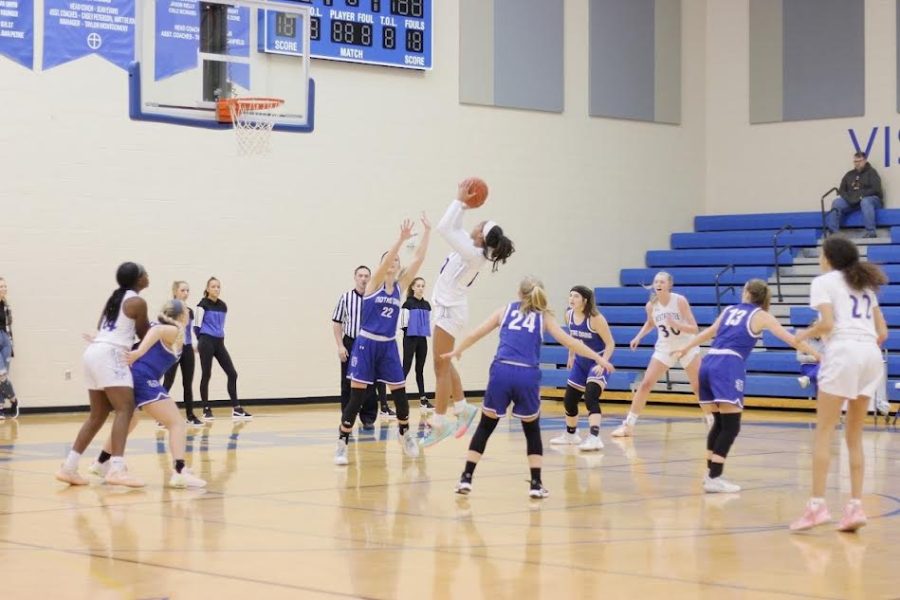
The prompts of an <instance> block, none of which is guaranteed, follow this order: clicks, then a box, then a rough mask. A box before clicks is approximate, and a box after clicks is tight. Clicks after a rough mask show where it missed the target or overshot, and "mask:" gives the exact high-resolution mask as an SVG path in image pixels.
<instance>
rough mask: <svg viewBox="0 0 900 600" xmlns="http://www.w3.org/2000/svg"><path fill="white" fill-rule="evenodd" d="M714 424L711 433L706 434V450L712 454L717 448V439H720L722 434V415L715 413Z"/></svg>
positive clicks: (710, 429)
mask: <svg viewBox="0 0 900 600" xmlns="http://www.w3.org/2000/svg"><path fill="white" fill-rule="evenodd" d="M712 415H713V424H712V427H710V428H709V433H708V434H706V449H707V450H709V451H710V452H712V451H713V450H714V449H715V447H716V439H717V438H718V437H719V434H720V433H722V413H720V412H714V413H713V414H712Z"/></svg>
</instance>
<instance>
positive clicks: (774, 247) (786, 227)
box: [772, 225, 794, 302]
mask: <svg viewBox="0 0 900 600" xmlns="http://www.w3.org/2000/svg"><path fill="white" fill-rule="evenodd" d="M793 230H794V226H793V225H783V226H782V227H781V229H779V230H778V231H776V232H775V235H773V236H772V253H773V254H774V256H775V289H777V290H778V301H779V302H784V297H783V296H782V295H781V267H780V266H778V257H779V256H781V254H782V253H783V252H785V251H789V250H790V249H791V246H790V244H788V245H786V246H785V247H783V248H782V249H781V250H779V249H778V236H780V235H781V234H782V233H784V232H786V231H793Z"/></svg>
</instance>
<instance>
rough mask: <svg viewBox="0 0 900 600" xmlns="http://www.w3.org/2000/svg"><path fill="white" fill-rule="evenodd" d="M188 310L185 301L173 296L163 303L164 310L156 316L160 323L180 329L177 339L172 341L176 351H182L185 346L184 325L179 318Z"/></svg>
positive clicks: (173, 348)
mask: <svg viewBox="0 0 900 600" xmlns="http://www.w3.org/2000/svg"><path fill="white" fill-rule="evenodd" d="M186 311H187V307H186V306H185V305H184V302H182V301H181V300H177V299H175V298H173V299H171V300H169V301H168V302H166V303H165V304H164V305H163V307H162V310H160V311H159V315H157V317H156V318H157V320H158V321H159V322H160V323H165V324H166V325H173V326H175V327H176V328H177V329H178V334H177V335H176V336H175V341H174V342H172V350H174V351H175V352H176V353H178V352H180V351H181V348H182V347H183V346H184V326H183V325H182V324H181V323H179V322H178V318H179V317H180V316H181V315H183V314H184V313H185V312H186Z"/></svg>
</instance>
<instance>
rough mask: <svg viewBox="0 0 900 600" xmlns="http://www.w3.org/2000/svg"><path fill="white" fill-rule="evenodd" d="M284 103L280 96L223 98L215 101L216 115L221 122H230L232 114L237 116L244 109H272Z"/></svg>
mask: <svg viewBox="0 0 900 600" xmlns="http://www.w3.org/2000/svg"><path fill="white" fill-rule="evenodd" d="M282 104H284V100H283V99H282V98H265V97H262V96H259V97H246V98H224V99H221V100H218V101H217V102H216V108H217V111H216V112H217V117H218V120H219V121H220V122H222V123H230V122H231V119H232V115H234V116H239V115H240V114H241V113H242V112H244V111H251V112H252V111H258V110H272V109H273V108H278V107H279V106H281V105H282Z"/></svg>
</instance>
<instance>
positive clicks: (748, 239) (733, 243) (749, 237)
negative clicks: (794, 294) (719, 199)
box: [671, 229, 820, 250]
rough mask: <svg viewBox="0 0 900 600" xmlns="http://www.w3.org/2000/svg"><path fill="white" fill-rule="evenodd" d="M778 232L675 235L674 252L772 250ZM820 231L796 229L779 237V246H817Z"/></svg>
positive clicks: (723, 232) (673, 235) (722, 232)
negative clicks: (732, 249) (734, 249)
mask: <svg viewBox="0 0 900 600" xmlns="http://www.w3.org/2000/svg"><path fill="white" fill-rule="evenodd" d="M775 232H776V230H774V229H767V230H760V231H710V232H701V233H673V234H672V236H671V244H672V249H673V250H686V249H690V248H771V247H772V238H773V236H774V235H775ZM819 235H820V230H819V229H795V230H793V231H785V232H782V233H781V234H780V235H779V236H778V243H779V246H794V247H798V246H815V245H817V244H818V243H819Z"/></svg>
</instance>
